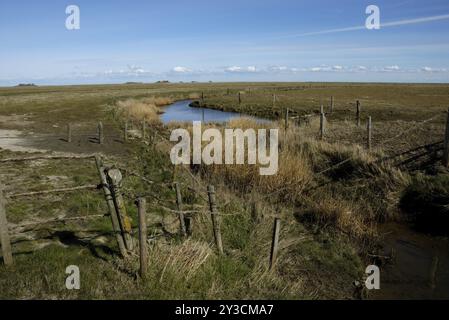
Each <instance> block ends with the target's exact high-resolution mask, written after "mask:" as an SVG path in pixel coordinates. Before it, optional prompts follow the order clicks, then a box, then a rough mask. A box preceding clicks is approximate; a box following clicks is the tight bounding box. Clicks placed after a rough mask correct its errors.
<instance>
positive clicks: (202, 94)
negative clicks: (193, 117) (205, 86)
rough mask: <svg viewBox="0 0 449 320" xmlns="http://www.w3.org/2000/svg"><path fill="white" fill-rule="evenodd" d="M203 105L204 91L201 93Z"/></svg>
mask: <svg viewBox="0 0 449 320" xmlns="http://www.w3.org/2000/svg"><path fill="white" fill-rule="evenodd" d="M201 103H202V104H204V91H202V92H201Z"/></svg>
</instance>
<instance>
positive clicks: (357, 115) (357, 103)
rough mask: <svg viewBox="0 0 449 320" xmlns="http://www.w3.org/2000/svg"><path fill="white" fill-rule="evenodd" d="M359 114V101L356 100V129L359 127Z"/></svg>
mask: <svg viewBox="0 0 449 320" xmlns="http://www.w3.org/2000/svg"><path fill="white" fill-rule="evenodd" d="M360 113H361V108H360V101H359V100H357V102H356V121H357V127H360Z"/></svg>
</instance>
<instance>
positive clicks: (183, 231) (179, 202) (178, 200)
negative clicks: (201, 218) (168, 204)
mask: <svg viewBox="0 0 449 320" xmlns="http://www.w3.org/2000/svg"><path fill="white" fill-rule="evenodd" d="M175 190H176V206H177V207H178V217H179V225H180V228H181V235H182V236H183V237H185V236H186V234H187V231H186V225H185V220H184V213H183V212H182V196H181V187H180V186H179V183H178V182H175Z"/></svg>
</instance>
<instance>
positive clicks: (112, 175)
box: [107, 169, 133, 251]
mask: <svg viewBox="0 0 449 320" xmlns="http://www.w3.org/2000/svg"><path fill="white" fill-rule="evenodd" d="M107 177H108V181H109V182H110V185H111V188H112V196H113V197H114V205H115V210H116V212H117V216H118V220H119V222H120V227H121V230H122V233H123V239H124V240H125V246H126V249H128V250H129V251H131V250H133V242H132V237H131V232H132V228H131V221H130V220H129V217H128V215H127V214H126V207H125V202H124V200H123V196H122V193H121V188H120V186H121V181H122V179H123V177H122V173H121V172H120V170H118V169H108V170H107Z"/></svg>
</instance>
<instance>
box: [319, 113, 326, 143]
mask: <svg viewBox="0 0 449 320" xmlns="http://www.w3.org/2000/svg"><path fill="white" fill-rule="evenodd" d="M325 133H326V116H325V115H324V112H321V114H320V139H321V140H323V139H324V135H325Z"/></svg>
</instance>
